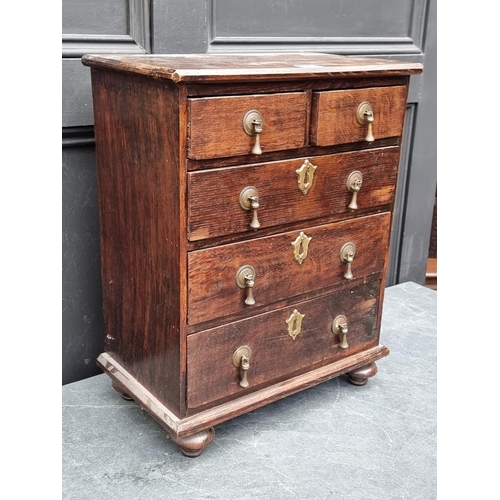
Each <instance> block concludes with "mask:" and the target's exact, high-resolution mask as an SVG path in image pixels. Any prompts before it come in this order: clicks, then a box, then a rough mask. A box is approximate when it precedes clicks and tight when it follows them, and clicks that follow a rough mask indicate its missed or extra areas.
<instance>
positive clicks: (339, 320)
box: [332, 314, 347, 335]
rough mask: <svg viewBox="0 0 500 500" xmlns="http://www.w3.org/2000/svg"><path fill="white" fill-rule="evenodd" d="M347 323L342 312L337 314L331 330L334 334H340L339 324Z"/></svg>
mask: <svg viewBox="0 0 500 500" xmlns="http://www.w3.org/2000/svg"><path fill="white" fill-rule="evenodd" d="M345 323H347V318H346V317H345V316H344V315H343V314H339V315H338V316H337V317H336V318H335V319H334V320H333V323H332V332H333V333H335V334H336V335H340V333H341V328H340V325H343V324H345Z"/></svg>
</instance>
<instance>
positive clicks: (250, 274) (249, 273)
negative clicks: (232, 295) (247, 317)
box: [236, 264, 256, 306]
mask: <svg viewBox="0 0 500 500" xmlns="http://www.w3.org/2000/svg"><path fill="white" fill-rule="evenodd" d="M255 276H256V274H255V268H254V267H253V266H251V265H249V264H245V265H244V266H241V267H240V268H239V269H238V272H237V273H236V285H238V287H239V288H243V289H245V290H246V297H245V304H246V305H247V306H253V305H254V304H255V298H254V296H253V287H254V286H255Z"/></svg>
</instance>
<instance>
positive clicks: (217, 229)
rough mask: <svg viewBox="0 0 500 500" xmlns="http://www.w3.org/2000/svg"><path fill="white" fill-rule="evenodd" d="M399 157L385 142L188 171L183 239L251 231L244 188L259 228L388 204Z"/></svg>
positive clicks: (352, 212) (394, 149)
mask: <svg viewBox="0 0 500 500" xmlns="http://www.w3.org/2000/svg"><path fill="white" fill-rule="evenodd" d="M398 162H399V147H389V148H381V149H377V150H368V151H358V152H349V153H341V154H335V155H327V156H318V157H310V158H298V159H294V160H287V161H278V162H270V163H264V164H260V165H252V166H247V167H231V168H224V169H219V170H210V171H204V172H194V173H190V174H188V189H189V209H188V210H189V212H188V239H189V240H190V241H197V240H202V239H206V238H213V237H216V236H222V235H226V234H234V233H242V232H253V231H254V228H253V227H251V224H252V222H253V220H254V211H253V210H252V209H251V207H250V203H249V202H248V197H245V193H247V192H249V191H248V190H247V191H245V190H246V189H247V188H248V187H252V188H255V192H256V193H257V194H258V204H259V208H258V209H257V210H256V214H257V220H258V223H259V224H260V227H259V229H264V228H268V227H273V226H278V225H281V224H288V223H291V222H296V221H305V220H308V219H313V218H318V217H325V216H328V215H331V214H349V215H351V214H355V213H356V210H362V209H370V208H376V207H380V206H383V205H387V204H389V203H391V202H392V199H393V196H394V190H395V184H396V178H397V169H398ZM355 172H358V174H356V173H355ZM356 179H360V180H361V187H359V184H358V186H357V188H355V187H354V184H355V182H356ZM356 189H358V191H356ZM355 193H356V194H355ZM240 195H241V196H240ZM354 195H355V196H354ZM353 197H354V198H355V199H354V204H353ZM242 199H243V203H242V201H241V200H242ZM350 206H351V207H357V208H349V207H350Z"/></svg>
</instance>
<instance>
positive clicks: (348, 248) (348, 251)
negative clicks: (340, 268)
mask: <svg viewBox="0 0 500 500" xmlns="http://www.w3.org/2000/svg"><path fill="white" fill-rule="evenodd" d="M355 254H356V247H355V245H354V243H351V242H349V243H344V245H342V248H341V249H340V260H341V261H342V263H343V264H347V268H346V271H345V273H344V278H345V279H346V280H352V278H353V275H352V270H351V264H352V262H353V260H354V255H355Z"/></svg>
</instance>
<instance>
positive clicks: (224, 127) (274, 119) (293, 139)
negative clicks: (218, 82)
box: [187, 92, 307, 160]
mask: <svg viewBox="0 0 500 500" xmlns="http://www.w3.org/2000/svg"><path fill="white" fill-rule="evenodd" d="M252 111H255V112H258V113H259V114H260V117H261V128H262V131H261V132H259V133H255V128H254V126H253V125H252V121H253V120H252V117H254V118H255V117H258V115H252V114H251V112H252ZM246 117H247V121H246V120H245V118H246ZM248 117H249V121H248ZM306 121H307V99H306V94H305V92H290V93H282V94H262V95H260V94H257V95H246V96H227V97H205V98H190V99H188V150H187V156H188V157H189V158H192V159H195V160H201V159H206V158H222V157H228V156H238V155H253V156H255V157H256V158H258V155H257V154H254V153H252V150H253V148H254V146H255V143H256V141H257V139H258V141H259V143H260V148H261V151H262V152H263V153H265V152H269V151H279V150H283V149H294V148H300V147H303V146H304V145H305V142H306ZM244 122H246V126H247V132H248V133H247V132H245V128H244V127H245V125H244Z"/></svg>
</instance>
